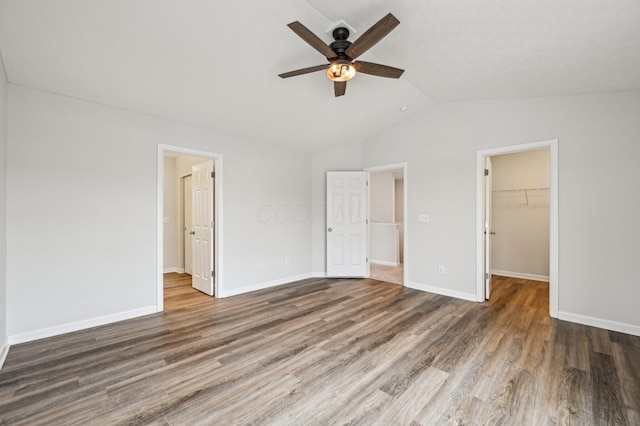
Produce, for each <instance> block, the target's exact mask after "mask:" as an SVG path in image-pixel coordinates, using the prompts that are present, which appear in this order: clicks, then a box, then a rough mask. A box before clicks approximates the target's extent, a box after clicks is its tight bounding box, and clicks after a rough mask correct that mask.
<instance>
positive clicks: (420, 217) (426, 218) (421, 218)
mask: <svg viewBox="0 0 640 426" xmlns="http://www.w3.org/2000/svg"><path fill="white" fill-rule="evenodd" d="M430 220H431V218H430V217H429V215H428V214H426V213H420V214H419V215H418V222H429V221H430Z"/></svg>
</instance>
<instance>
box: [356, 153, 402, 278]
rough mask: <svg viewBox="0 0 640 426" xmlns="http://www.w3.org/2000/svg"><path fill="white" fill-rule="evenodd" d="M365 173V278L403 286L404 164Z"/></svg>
mask: <svg viewBox="0 0 640 426" xmlns="http://www.w3.org/2000/svg"><path fill="white" fill-rule="evenodd" d="M366 171H368V172H369V251H368V252H369V263H370V275H369V276H370V278H373V279H376V280H380V281H386V282H390V283H394V284H400V285H404V283H405V282H406V279H405V277H406V275H407V271H406V269H407V268H406V262H405V259H406V258H407V256H406V250H405V240H406V238H405V232H406V220H405V211H406V199H405V193H406V164H404V163H403V164H392V165H387V166H380V167H372V168H368V169H366Z"/></svg>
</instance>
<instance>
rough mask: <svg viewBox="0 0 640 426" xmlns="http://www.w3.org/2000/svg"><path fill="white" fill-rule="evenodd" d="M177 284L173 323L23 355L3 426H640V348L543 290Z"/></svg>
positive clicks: (173, 281) (172, 278)
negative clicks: (573, 314)
mask: <svg viewBox="0 0 640 426" xmlns="http://www.w3.org/2000/svg"><path fill="white" fill-rule="evenodd" d="M165 281H166V284H165V300H166V302H165V312H164V313H160V314H155V315H149V316H146V317H143V318H138V319H134V320H130V321H124V322H120V323H116V324H112V325H108V326H103V327H97V328H94V329H91V330H85V331H80V332H76V333H70V334H67V335H64V336H58V337H54V338H49V339H44V340H40V341H36V342H31V343H26V344H22V345H17V346H14V347H12V348H11V350H10V351H9V354H8V357H7V360H6V362H5V366H4V367H3V369H2V370H1V371H0V424H16V425H45V424H46V425H86V424H97V425H111V424H115V425H119V424H122V425H124V424H127V425H131V424H145V425H146V424H158V425H167V424H168V425H187V424H188V425H195V424H203V425H204V424H207V425H209V424H215V425H217V424H220V425H230V424H242V425H334V424H335V425H344V424H350V425H356V424H357V425H411V426H418V425H424V426H427V425H439V424H443V425H444V424H460V425H461V424H469V425H485V424H492V425H493V424H504V425H547V424H562V425H565V424H567V425H569V424H574V425H618V424H619V425H639V424H640V338H639V337H634V336H630V335H626V334H621V333H615V332H609V331H606V330H602V329H598V328H592V327H586V326H581V325H577V324H572V323H568V322H563V321H557V320H552V319H550V318H549V316H548V302H549V299H548V287H547V284H546V283H539V282H535V281H526V280H516V279H508V278H501V277H498V278H497V279H496V280H495V285H494V292H493V296H492V300H491V301H490V302H487V303H483V304H480V303H472V302H465V301H462V300H457V299H452V298H448V297H445V296H438V295H434V294H429V293H423V292H419V291H415V290H411V289H407V288H404V287H401V286H398V285H394V284H389V283H384V282H380V281H375V280H366V279H362V280H336V279H309V280H304V281H300V282H297V283H292V284H288V285H285V286H281V287H278V288H275V289H270V290H265V291H259V292H255V293H251V294H247V295H242V296H237V297H233V298H229V299H222V300H216V299H213V298H210V297H207V296H205V295H202V294H200V293H198V292H197V291H195V290H192V289H191V287H190V286H189V277H188V276H186V275H177V274H168V275H167V276H166V277H165Z"/></svg>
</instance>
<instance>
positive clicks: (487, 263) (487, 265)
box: [484, 157, 493, 300]
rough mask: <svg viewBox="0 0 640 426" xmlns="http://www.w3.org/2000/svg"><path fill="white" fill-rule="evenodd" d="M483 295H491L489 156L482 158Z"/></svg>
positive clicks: (491, 233) (491, 232) (487, 297)
mask: <svg viewBox="0 0 640 426" xmlns="http://www.w3.org/2000/svg"><path fill="white" fill-rule="evenodd" d="M484 170H485V171H484V297H485V299H487V300H488V299H489V297H490V296H491V235H493V231H491V173H492V172H491V157H485V159H484Z"/></svg>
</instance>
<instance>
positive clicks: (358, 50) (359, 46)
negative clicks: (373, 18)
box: [345, 13, 400, 59]
mask: <svg viewBox="0 0 640 426" xmlns="http://www.w3.org/2000/svg"><path fill="white" fill-rule="evenodd" d="M399 23H400V21H398V19H397V18H396V17H395V16H393V15H392V14H390V13H389V14H388V15H387V16H385V17H384V18H382V19H381V20H379V21H378V22H377V23H375V24H374V25H373V26H372V27H371V28H369V29H368V30H367V31H366V32H365V33H364V34H362V35H361V36H360V37H359V38H358V39H357V40H356V41H354V42H353V44H352V45H351V46H349V48H348V49H347V50H346V51H345V53H346V55H347V56H348V57H350V58H351V59H355V58H357V57H358V56H360V55H362V54H363V53H364V52H366V51H367V50H369V49H371V48H372V47H373V46H374V45H375V44H376V43H377V42H379V41H380V40H382V39H383V38H384V36H386V35H387V34H389V33H390V32H391V30H393V29H394V28H395V27H397V26H398V24H399Z"/></svg>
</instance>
